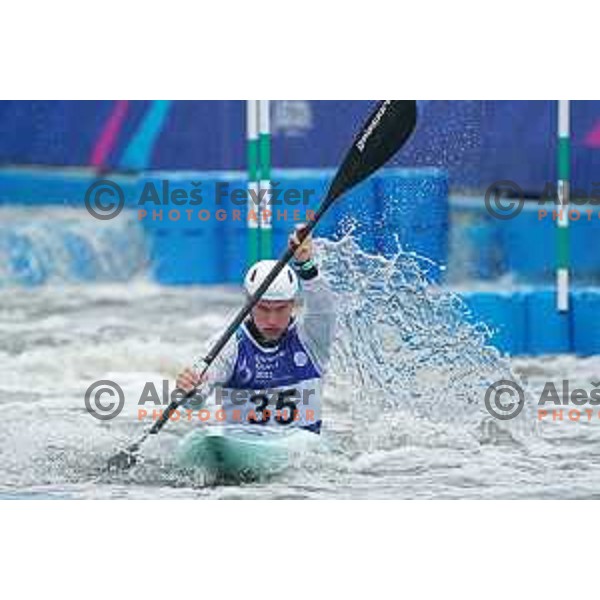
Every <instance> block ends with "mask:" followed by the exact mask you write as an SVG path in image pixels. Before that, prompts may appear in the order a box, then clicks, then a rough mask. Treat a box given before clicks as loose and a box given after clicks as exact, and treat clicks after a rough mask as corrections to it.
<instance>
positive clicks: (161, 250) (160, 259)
mask: <svg viewBox="0 0 600 600" xmlns="http://www.w3.org/2000/svg"><path fill="white" fill-rule="evenodd" d="M206 175H207V174H199V173H177V174H161V173H156V174H154V175H152V176H151V177H146V178H144V179H143V180H142V181H140V186H142V188H143V189H142V192H141V193H142V194H143V195H142V200H143V202H142V204H141V205H140V207H141V209H143V210H145V211H146V213H147V214H146V215H145V216H144V217H143V218H141V219H140V222H141V223H142V225H143V226H144V228H145V229H146V231H147V232H148V233H149V234H150V256H151V260H152V269H153V274H154V277H155V278H156V280H157V281H158V282H160V283H163V284H167V285H177V284H215V283H222V282H223V281H224V278H225V270H224V261H223V256H222V249H221V241H222V239H223V231H224V229H225V226H224V224H223V223H225V220H224V219H223V220H219V218H218V215H217V211H218V209H219V208H220V207H219V206H217V204H216V201H215V185H214V180H211V179H209V178H208V177H206ZM198 182H200V183H201V185H200V186H198V185H197V183H198ZM144 188H145V190H146V191H145V192H144ZM153 188H154V191H153ZM198 190H200V193H198ZM155 192H156V193H155ZM156 198H158V201H156ZM149 199H152V200H151V201H149ZM219 214H222V213H219Z"/></svg>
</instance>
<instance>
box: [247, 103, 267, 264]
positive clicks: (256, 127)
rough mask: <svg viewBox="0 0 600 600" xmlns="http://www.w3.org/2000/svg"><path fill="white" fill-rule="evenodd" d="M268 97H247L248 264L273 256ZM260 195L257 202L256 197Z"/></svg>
mask: <svg viewBox="0 0 600 600" xmlns="http://www.w3.org/2000/svg"><path fill="white" fill-rule="evenodd" d="M269 110H270V101H269V100H247V101H246V143H247V161H248V203H247V207H248V210H247V215H248V216H247V227H248V264H249V265H251V264H253V263H255V262H256V261H257V260H259V259H267V258H272V255H273V235H272V216H271V214H270V213H271V207H270V204H269V199H270V190H271V122H270V117H269ZM256 199H258V202H257V200H256Z"/></svg>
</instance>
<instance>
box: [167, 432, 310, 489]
mask: <svg viewBox="0 0 600 600" xmlns="http://www.w3.org/2000/svg"><path fill="white" fill-rule="evenodd" d="M320 437H321V436H320V435H317V434H315V433H313V432H311V431H306V430H304V429H298V428H287V429H285V428H269V427H260V428H259V427H240V426H222V427H220V426H213V427H199V428H198V429H197V430H195V431H193V432H192V433H190V434H188V435H187V436H186V437H185V438H184V439H183V440H182V441H181V443H180V445H179V447H178V450H177V460H178V462H179V464H180V465H181V466H183V467H186V468H190V467H192V468H199V469H202V470H203V471H205V472H206V473H208V474H209V475H211V476H213V477H216V478H226V479H237V480H255V479H260V478H262V477H268V476H272V475H276V474H277V473H281V472H282V471H284V470H285V469H286V468H287V467H288V466H289V465H290V463H291V461H292V460H293V459H294V457H297V456H300V455H302V454H304V453H307V452H310V451H311V450H314V449H315V448H316V447H317V446H318V445H319V444H320Z"/></svg>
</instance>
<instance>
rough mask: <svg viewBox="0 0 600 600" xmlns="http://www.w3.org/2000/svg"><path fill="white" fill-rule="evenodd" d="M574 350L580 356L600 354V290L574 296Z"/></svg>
mask: <svg viewBox="0 0 600 600" xmlns="http://www.w3.org/2000/svg"><path fill="white" fill-rule="evenodd" d="M571 297H572V300H573V302H572V311H573V350H574V351H575V352H576V353H577V354H579V355H580V356H590V355H592V354H600V318H599V315H600V289H598V288H596V289H591V288H590V289H583V290H576V291H574V292H573V294H572V296H571Z"/></svg>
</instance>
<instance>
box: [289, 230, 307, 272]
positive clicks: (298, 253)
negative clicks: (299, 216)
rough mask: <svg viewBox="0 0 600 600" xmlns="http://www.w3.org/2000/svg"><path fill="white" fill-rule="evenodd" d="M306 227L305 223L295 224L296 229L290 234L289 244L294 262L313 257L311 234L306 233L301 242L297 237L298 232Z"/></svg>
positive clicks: (304, 260) (301, 261)
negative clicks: (292, 251)
mask: <svg viewBox="0 0 600 600" xmlns="http://www.w3.org/2000/svg"><path fill="white" fill-rule="evenodd" d="M305 228H306V225H296V231H294V233H292V234H291V235H290V238H289V242H288V243H289V246H290V248H292V249H293V250H294V259H295V260H296V262H299V263H303V262H306V261H307V260H310V259H311V258H312V257H313V241H312V235H310V234H309V235H307V236H306V238H304V241H303V242H302V244H300V240H299V238H298V234H300V232H302V231H303V230H304V229H305Z"/></svg>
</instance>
